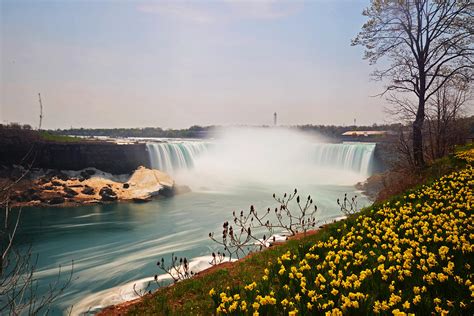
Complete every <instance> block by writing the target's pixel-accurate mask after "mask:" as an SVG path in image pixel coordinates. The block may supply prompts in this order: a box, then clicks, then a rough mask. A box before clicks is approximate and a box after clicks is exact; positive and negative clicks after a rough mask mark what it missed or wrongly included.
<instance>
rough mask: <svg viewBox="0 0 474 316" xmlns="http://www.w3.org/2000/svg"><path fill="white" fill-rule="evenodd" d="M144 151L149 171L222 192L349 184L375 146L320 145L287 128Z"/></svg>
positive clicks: (227, 133)
mask: <svg viewBox="0 0 474 316" xmlns="http://www.w3.org/2000/svg"><path fill="white" fill-rule="evenodd" d="M147 148H148V154H149V158H150V162H151V166H152V167H153V168H156V169H160V170H164V171H166V172H169V173H171V174H172V175H173V177H175V178H176V179H177V180H178V181H179V182H180V183H182V184H186V185H190V186H192V187H193V189H199V188H200V187H202V186H205V187H207V188H208V189H209V188H211V187H214V188H213V189H222V187H223V186H228V185H229V184H231V185H235V184H240V183H248V182H251V183H263V184H267V185H271V184H275V183H278V184H284V183H288V182H296V183H298V184H304V183H311V184H314V183H318V184H338V185H342V184H344V185H347V184H349V185H352V184H355V183H356V182H359V181H363V180H364V179H365V178H367V177H368V176H369V175H370V168H371V164H372V160H373V155H374V149H375V144H373V143H356V142H352V143H341V144H330V143H323V142H321V140H320V139H318V138H315V137H310V136H308V135H306V134H303V133H301V132H296V131H293V130H288V129H263V128H233V129H227V130H224V131H223V132H222V133H221V134H220V135H219V136H218V137H217V138H216V139H215V140H213V141H212V142H202V141H179V142H164V143H148V144H147ZM203 179H206V181H205V182H206V184H204V183H203V181H202V180H203Z"/></svg>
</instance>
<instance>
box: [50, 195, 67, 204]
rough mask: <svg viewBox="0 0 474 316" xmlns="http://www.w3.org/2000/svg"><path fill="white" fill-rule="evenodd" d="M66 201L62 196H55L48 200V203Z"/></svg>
mask: <svg viewBox="0 0 474 316" xmlns="http://www.w3.org/2000/svg"><path fill="white" fill-rule="evenodd" d="M65 201H66V199H65V198H64V197H63V196H55V197H53V198H52V199H50V200H49V201H48V203H49V204H51V205H56V204H62V203H64V202H65Z"/></svg>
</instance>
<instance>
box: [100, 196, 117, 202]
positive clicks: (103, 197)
mask: <svg viewBox="0 0 474 316" xmlns="http://www.w3.org/2000/svg"><path fill="white" fill-rule="evenodd" d="M100 197H101V199H102V201H107V202H112V201H117V196H116V195H108V194H104V195H101V196H100Z"/></svg>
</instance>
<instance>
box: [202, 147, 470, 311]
mask: <svg viewBox="0 0 474 316" xmlns="http://www.w3.org/2000/svg"><path fill="white" fill-rule="evenodd" d="M473 153H474V152H473V150H470V151H467V152H464V153H462V154H458V155H457V156H458V158H460V159H465V160H466V161H468V162H471V161H472V157H474V155H473ZM471 156H472V157H471ZM469 159H471V160H469ZM473 187H474V178H473V168H472V166H470V165H468V166H467V167H466V168H465V169H463V170H461V171H458V172H453V173H451V174H449V175H447V176H444V177H442V178H440V179H439V180H438V181H435V182H434V183H432V184H430V185H429V186H423V187H421V188H420V189H419V190H417V191H413V192H411V193H409V194H407V195H405V196H403V197H400V198H399V199H398V200H396V201H391V202H387V203H385V204H383V205H379V206H374V207H372V208H370V209H368V210H365V211H364V212H363V213H361V214H360V215H359V216H354V217H351V218H349V219H348V220H346V221H345V222H344V223H342V224H340V225H339V228H338V229H337V233H335V234H332V236H328V237H327V238H325V239H323V240H322V241H319V242H317V243H316V244H314V245H311V246H308V247H303V246H302V247H301V248H300V249H299V250H298V251H294V252H290V251H288V252H286V253H285V254H283V255H281V256H280V257H278V258H277V259H275V260H274V261H273V262H269V264H268V267H267V268H266V269H265V270H264V276H263V277H262V278H259V279H258V280H254V282H251V283H249V284H247V285H246V286H242V287H235V288H225V289H223V290H221V291H216V290H214V289H212V290H211V291H210V293H209V295H210V296H211V297H212V299H213V301H214V304H215V309H216V312H217V313H218V314H234V315H240V314H253V315H275V314H288V315H297V314H298V315H299V314H324V313H325V314H327V315H341V314H342V313H344V314H345V315H351V314H352V315H361V314H379V313H381V314H393V315H405V314H416V315H418V314H431V312H434V313H436V314H447V313H453V314H462V315H472V314H473V312H474V308H473V299H474V285H473V282H474V280H473V270H472V266H473V265H474V262H473V261H474V260H473V259H474V256H473V245H472V241H473V239H474V230H473V226H474V216H473V214H472V204H473V203H474V200H473V196H472V191H473Z"/></svg>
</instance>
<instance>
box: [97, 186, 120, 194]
mask: <svg viewBox="0 0 474 316" xmlns="http://www.w3.org/2000/svg"><path fill="white" fill-rule="evenodd" d="M105 194H107V195H117V193H115V192H114V190H112V189H111V188H110V187H108V186H105V187H102V189H100V191H99V195H105Z"/></svg>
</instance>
